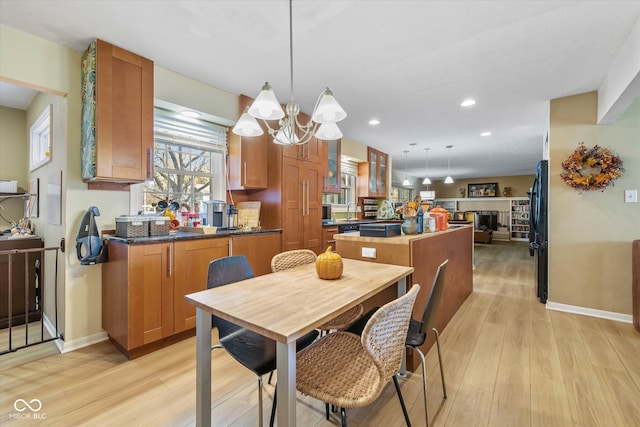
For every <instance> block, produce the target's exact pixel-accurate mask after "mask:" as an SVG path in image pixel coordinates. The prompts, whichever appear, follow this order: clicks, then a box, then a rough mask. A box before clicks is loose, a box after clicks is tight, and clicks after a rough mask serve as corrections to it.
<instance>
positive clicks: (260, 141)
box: [229, 95, 270, 190]
mask: <svg viewBox="0 0 640 427" xmlns="http://www.w3.org/2000/svg"><path fill="white" fill-rule="evenodd" d="M252 102H253V99H251V98H249V97H247V96H244V95H241V96H240V114H242V111H244V108H245V107H246V106H248V105H250V104H251V103H252ZM261 126H262V127H263V130H265V127H264V125H263V124H261ZM269 138H270V136H269V134H268V133H267V132H266V131H265V133H263V134H262V135H260V136H253V137H248V136H239V135H236V134H235V133H233V132H229V189H230V190H248V189H264V188H267V187H268V186H269V179H268V168H267V155H268V154H267V153H268V151H267V148H268V147H267V144H268V143H269Z"/></svg>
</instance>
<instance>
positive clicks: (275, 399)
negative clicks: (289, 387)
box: [269, 384, 278, 427]
mask: <svg viewBox="0 0 640 427" xmlns="http://www.w3.org/2000/svg"><path fill="white" fill-rule="evenodd" d="M277 403H278V385H277V384H276V386H275V389H274V390H273V405H271V419H270V420H269V427H273V423H274V422H275V420H276V404H277Z"/></svg>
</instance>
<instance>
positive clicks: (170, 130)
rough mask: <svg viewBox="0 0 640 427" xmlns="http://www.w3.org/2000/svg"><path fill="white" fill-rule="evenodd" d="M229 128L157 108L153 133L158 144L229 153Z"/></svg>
mask: <svg viewBox="0 0 640 427" xmlns="http://www.w3.org/2000/svg"><path fill="white" fill-rule="evenodd" d="M227 131H228V128H226V127H224V126H220V125H217V124H215V123H211V122H208V121H206V120H202V119H197V118H190V117H184V116H182V115H180V114H178V113H174V112H172V111H168V110H165V109H162V108H158V107H156V108H155V109H154V118H153V133H154V140H155V141H156V142H166V143H171V144H180V145H185V146H189V147H194V148H199V149H202V150H209V151H218V152H221V153H224V154H226V153H227Z"/></svg>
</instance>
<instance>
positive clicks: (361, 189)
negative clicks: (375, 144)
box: [358, 147, 389, 198]
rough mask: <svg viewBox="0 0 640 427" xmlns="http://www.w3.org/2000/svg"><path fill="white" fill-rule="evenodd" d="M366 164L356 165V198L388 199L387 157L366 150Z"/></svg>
mask: <svg viewBox="0 0 640 427" xmlns="http://www.w3.org/2000/svg"><path fill="white" fill-rule="evenodd" d="M367 160H368V161H367V162H363V163H359V164H358V197H385V198H388V197H389V180H388V174H389V157H388V155H387V154H385V153H383V152H381V151H378V150H375V149H373V148H371V147H368V148H367Z"/></svg>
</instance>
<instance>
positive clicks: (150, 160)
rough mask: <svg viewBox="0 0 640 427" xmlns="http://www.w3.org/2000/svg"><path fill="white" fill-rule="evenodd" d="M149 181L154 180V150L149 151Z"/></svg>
mask: <svg viewBox="0 0 640 427" xmlns="http://www.w3.org/2000/svg"><path fill="white" fill-rule="evenodd" d="M147 161H148V164H147V180H152V179H153V148H149V149H148V150H147Z"/></svg>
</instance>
